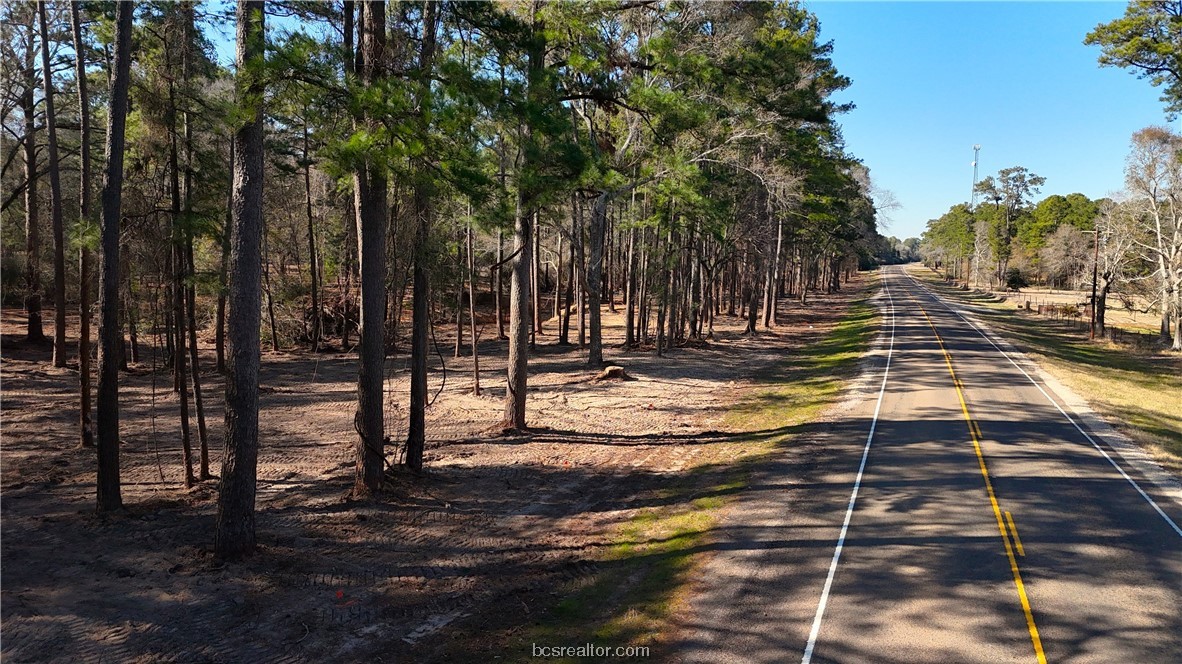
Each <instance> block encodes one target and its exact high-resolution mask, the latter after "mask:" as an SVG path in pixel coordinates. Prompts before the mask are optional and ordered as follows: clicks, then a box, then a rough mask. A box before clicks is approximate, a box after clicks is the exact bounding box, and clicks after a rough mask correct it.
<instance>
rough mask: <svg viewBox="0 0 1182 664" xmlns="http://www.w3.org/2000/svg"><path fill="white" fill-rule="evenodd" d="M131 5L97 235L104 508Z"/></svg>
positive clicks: (108, 502) (115, 433)
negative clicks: (98, 244) (98, 243)
mask: <svg viewBox="0 0 1182 664" xmlns="http://www.w3.org/2000/svg"><path fill="white" fill-rule="evenodd" d="M134 10H135V7H134V6H133V5H132V4H131V3H119V4H117V5H116V7H115V57H114V63H113V67H112V70H113V72H112V78H111V94H110V110H109V111H108V113H107V146H106V166H105V168H104V169H103V189H102V195H101V200H102V213H101V216H100V218H99V226H100V229H99V233H100V238H101V239H100V241H101V247H102V255H101V257H100V258H99V356H98V394H97V395H96V396H97V398H96V401H95V407H96V408H95V410H96V413H95V414H96V419H97V422H96V424H97V428H96V431H95V433H96V443H97V447H98V479H97V507H98V510H99V511H100V512H106V511H111V510H117V509H120V508H121V507H123V497H122V492H121V491H120V483H119V364H120V352H119V351H120V342H121V341H122V340H123V335H122V334H121V331H120V328H119V219H120V213H121V208H122V202H123V201H122V192H123V146H124V134H125V130H126V127H127V97H128V94H127V93H128V89H129V87H130V83H131V30H132V14H133V12H134Z"/></svg>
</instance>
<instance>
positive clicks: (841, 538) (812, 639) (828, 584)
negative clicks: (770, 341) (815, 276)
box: [800, 271, 895, 664]
mask: <svg viewBox="0 0 1182 664" xmlns="http://www.w3.org/2000/svg"><path fill="white" fill-rule="evenodd" d="M882 288H883V291H884V292H886V296H887V300H888V301H889V302H890V307H891V340H890V344H889V346H888V347H887V359H886V367H885V368H884V369H883V372H882V385H881V386H880V387H879V388H878V402H877V403H876V404H875V405H874V419H873V420H871V421H870V433H868V434H866V446H865V447H864V448H863V449H862V462H861V463H860V464H859V465H858V476H857V477H856V478H854V489H853V491H852V492H851V493H850V504H849V506H848V507H846V510H845V521H844V522H842V524H841V534H840V535H838V537H837V548H835V549H834V550H833V561H832V562H830V563H829V575H828V576H826V577H825V588H824V589H823V590H822V591H821V601H820V602H819V603H818V604H817V614H816V615H815V616H814V617H813V627H812V630H810V631H809V641H808V645H806V646H805V648H804V657H803V658H801V660H800V662H801V664H809V662H811V661H812V659H813V648H814V647H816V645H817V635H818V634H820V632H821V619H822V618H823V617H824V616H825V605H826V604H827V603H828V602H829V590H830V589H831V588H832V587H833V577H834V575H836V574H837V562H838V561H839V560H840V559H841V550H842V548H844V547H845V534H846V532H847V531H848V530H849V528H850V519H851V518H853V516H854V503H855V502H857V500H858V489H859V488H860V487H861V486H862V473H863V472H864V471H865V470H866V457H868V456H869V455H870V443H871V442H872V441H873V440H874V429H875V428H876V427H877V426H878V413H879V411H880V410H881V409H882V397H883V395H884V394H885V393H886V384H887V376H889V375H890V373H891V355H892V353H893V352H894V350H895V299H894V298H893V297H891V289H890V286H888V285H887V279H886V272H885V271H884V272H883V273H882Z"/></svg>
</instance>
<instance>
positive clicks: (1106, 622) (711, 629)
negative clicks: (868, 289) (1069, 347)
mask: <svg viewBox="0 0 1182 664" xmlns="http://www.w3.org/2000/svg"><path fill="white" fill-rule="evenodd" d="M883 277H884V289H883V292H882V294H881V296H880V302H881V305H882V307H883V311H884V314H885V315H884V321H885V325H886V332H885V334H886V338H887V341H888V343H887V346H886V347H884V348H883V350H882V353H881V355H882V360H883V361H880V362H879V364H878V366H877V368H876V369H875V371H876V372H877V373H876V374H875V380H874V383H873V390H872V392H871V393H870V394H869V396H868V398H866V399H864V400H863V401H862V402H861V403H859V404H858V405H857V406H855V407H854V408H853V409H852V410H850V411H849V412H847V413H846V414H845V415H843V416H842V417H840V418H839V420H838V421H837V422H835V423H834V425H833V426H832V427H831V428H830V430H828V431H826V432H824V433H822V434H819V435H818V436H817V437H816V438H815V439H814V440H812V441H811V442H810V443H809V444H808V447H807V448H805V449H801V450H798V451H796V452H790V453H788V454H786V455H785V456H784V458H783V459H781V460H780V461H777V462H775V463H773V464H771V465H770V466H769V467H767V468H765V469H763V470H761V471H760V472H759V473H757V475H756V477H755V478H754V480H753V482H752V485H751V487H750V490H749V491H747V492H745V494H744V496H743V497H742V498H741V499H740V501H739V503H738V504H737V505H736V506H735V507H734V508H733V509H732V511H731V512H730V514H729V516H728V517H727V519H726V520H725V521H724V523H723V525H722V528H721V534H720V538H719V541H718V552H717V553H716V555H714V556H713V557H712V558H711V560H710V561H709V562H708V563H707V564H706V566H705V569H704V570H703V573H702V575H701V577H700V579H701V581H700V583H699V586H700V587H699V592H697V593H696V594H695V595H694V597H693V598H692V599H691V602H690V608H689V610H688V611H687V613H686V615H687V618H686V619H685V621H684V622H683V627H684V629H683V637H682V638H681V639H680V640H679V642H678V652H677V654H676V655H675V657H674V659H676V660H678V661H686V662H792V661H802V662H899V663H904V662H906V663H916V662H940V663H948V662H1039V661H1048V662H1105V663H1118V662H1120V663H1123V662H1138V663H1157V662H1163V663H1164V662H1182V529H1180V528H1179V527H1180V526H1182V506H1180V505H1179V504H1178V502H1176V500H1175V499H1174V498H1172V497H1170V496H1169V495H1167V493H1166V491H1164V490H1162V489H1160V488H1159V487H1157V485H1155V484H1153V483H1152V482H1150V481H1148V480H1147V479H1146V478H1145V477H1143V476H1141V475H1140V473H1139V472H1137V471H1136V470H1134V469H1133V468H1131V467H1130V466H1129V464H1128V463H1127V462H1125V461H1124V460H1123V459H1122V458H1121V457H1120V456H1119V455H1118V454H1117V453H1116V452H1114V451H1112V450H1111V449H1110V448H1109V445H1108V443H1107V442H1106V441H1105V440H1103V438H1102V437H1100V436H1099V435H1097V434H1096V433H1094V432H1092V431H1089V430H1088V428H1087V427H1086V425H1084V424H1082V423H1080V424H1078V428H1077V424H1075V423H1073V420H1074V421H1075V422H1079V418H1077V417H1076V416H1075V415H1074V414H1072V412H1071V410H1070V409H1069V408H1067V407H1066V406H1062V400H1061V399H1060V398H1059V396H1058V395H1056V394H1055V393H1054V392H1053V391H1052V390H1051V389H1050V388H1049V387H1047V386H1045V385H1043V384H1042V383H1041V381H1038V380H1037V377H1036V378H1035V379H1031V378H1030V377H1029V376H1027V375H1026V374H1025V373H1024V372H1023V371H1022V370H1021V369H1020V368H1019V366H1018V365H1016V364H1015V363H1012V362H1011V361H1010V360H1009V359H1007V356H1006V355H1005V354H1004V353H1003V351H1002V350H1001V349H999V348H997V347H995V346H994V345H992V343H990V341H989V340H988V339H987V338H986V337H985V336H983V335H982V334H981V333H980V332H978V330H977V329H975V328H974V326H972V325H971V324H970V323H969V322H968V321H967V320H966V319H964V318H962V317H961V316H960V315H959V314H958V312H957V310H956V306H957V305H955V304H954V303H952V302H946V301H944V300H942V299H940V298H938V297H937V296H935V295H934V294H932V293H931V292H929V291H928V290H927V289H926V288H924V287H923V285H922V284H921V283H919V282H916V281H914V280H912V279H911V278H910V277H908V276H907V275H905V274H904V273H903V271H902V270H901V269H899V268H889V269H887V270H885V272H884V275H883ZM888 355H889V362H888V361H886V357H887V356H888ZM1056 404H1059V405H1056ZM1060 408H1062V411H1061V410H1060ZM1085 432H1086V433H1087V435H1085ZM1089 438H1090V439H1089Z"/></svg>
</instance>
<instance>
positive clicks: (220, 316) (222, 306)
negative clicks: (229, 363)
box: [213, 139, 234, 375]
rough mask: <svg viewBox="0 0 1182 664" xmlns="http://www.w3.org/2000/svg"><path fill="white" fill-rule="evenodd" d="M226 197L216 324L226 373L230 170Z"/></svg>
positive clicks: (220, 364)
mask: <svg viewBox="0 0 1182 664" xmlns="http://www.w3.org/2000/svg"><path fill="white" fill-rule="evenodd" d="M229 156H230V163H231V164H233V163H234V140H233V139H231V140H230V151H229ZM227 191H228V192H229V195H228V196H227V197H226V220H225V225H224V226H223V228H222V238H221V245H222V259H221V261H220V262H219V264H218V309H217V320H216V321H215V322H214V326H215V327H216V329H215V330H214V342H213V343H214V352H215V353H216V354H217V371H218V373H220V374H222V375H225V373H226V296H227V295H228V294H229V284H228V281H227V280H228V278H229V273H230V229H231V228H232V227H233V225H234V213H233V211H234V169H233V168H231V169H230V186H229V188H228V189H227Z"/></svg>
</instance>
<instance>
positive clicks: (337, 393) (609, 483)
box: [0, 287, 854, 662]
mask: <svg viewBox="0 0 1182 664" xmlns="http://www.w3.org/2000/svg"><path fill="white" fill-rule="evenodd" d="M853 290H854V289H853V288H852V287H850V288H847V291H846V292H844V293H841V294H837V295H832V296H818V297H815V298H813V299H812V301H811V302H810V304H809V305H808V306H807V307H801V306H799V305H796V304H792V303H787V302H785V303H784V306H783V309H782V311H783V314H782V316H781V325H780V326H779V327H777V328H776V329H775V330H774V331H772V332H765V333H761V334H760V335H758V336H757V337H754V338H751V337H747V336H744V335H742V334H741V333H740V332H741V328H742V321H738V320H735V319H729V318H726V317H720V318H719V320H718V324H717V326H716V337H717V338H716V339H715V340H714V341H712V342H710V343H707V344H702V345H699V346H696V347H692V348H679V349H675V350H673V351H672V352H671V353H670V354H669V356H668V357H666V358H658V357H656V356H655V355H654V354H653V353H652V352H651V351H648V352H645V351H623V350H621V349H619V348H618V347H617V346H614V345H610V344H618V343H619V342H620V341H621V340H622V336H623V335H622V332H623V330H622V321H621V316H620V315H619V314H610V313H608V314H605V326H606V329H605V332H606V333H605V338H606V341H607V343H608V344H609V345H608V347H607V353H606V354H607V357H608V359H609V361H611V362H613V363H618V364H621V365H623V366H624V367H625V368H626V370H627V372H628V373H629V374H630V375H631V376H632V377H633V378H634V379H635V380H629V381H602V382H597V381H594V380H591V379H592V378H593V377H594V375H595V372H593V371H591V370H589V369H587V368H586V367H585V366H584V365H583V363H582V358H583V357H584V353H583V352H581V351H578V350H577V349H574V348H567V347H560V346H558V345H556V344H555V343H554V340H555V336H556V335H555V334H554V332H555V330H554V327H555V325H554V322H553V321H549V322H548V323H547V330H546V332H547V334H544V335H541V336H539V343H538V348H537V350H536V352H535V353H534V354H533V356H532V357H531V361H530V370H531V374H530V388H529V389H530V392H529V424H530V426H531V427H532V428H533V431H532V432H531V433H530V434H529V435H526V436H518V437H504V436H500V435H497V434H496V433H494V432H493V431H492V430H491V427H492V426H493V425H495V424H496V422H498V421H499V420H500V417H501V412H502V403H503V401H502V400H503V397H504V392H505V383H504V364H505V354H506V350H505V348H506V347H505V344H504V342H498V341H495V340H490V341H482V342H481V344H480V351H481V364H480V366H481V382H482V385H483V387H484V388H485V391H484V394H483V395H482V396H479V397H478V396H473V395H472V394H471V387H472V376H471V373H472V372H471V360H470V359H467V358H461V359H454V358H452V357H451V353H450V352H449V351H450V350H451V345H450V344H449V343H448V342H447V341H446V340H445V339H443V338H442V337H441V338H440V343H441V344H442V346H443V349H442V350H443V353H444V357H445V359H446V383H445V384H444V371H443V369H442V367H441V364H440V362H439V358H438V357H436V358H433V361H432V363H431V367H432V369H431V374H430V377H429V379H430V389H431V394H435V393H436V391H438V390H439V389H440V386H441V385H443V389H442V391H441V392H439V394H438V397H437V398H436V400H435V401H434V403H433V405H432V406H431V407H430V408H429V409H428V414H427V418H428V428H429V433H428V436H429V441H428V446H427V457H426V458H427V466H428V468H429V471H428V473H427V474H426V476H425V477H422V478H413V477H411V476H409V475H406V474H404V473H396V474H395V475H394V478H393V484H392V486H391V488H390V489H389V490H388V491H387V492H386V493H385V495H384V496H383V497H382V498H381V499H380V500H375V501H366V502H352V501H350V500H349V499H348V494H349V489H350V487H351V484H352V468H353V458H354V455H353V440H354V437H355V435H354V433H353V427H352V420H353V409H354V403H355V394H356V387H355V386H356V359H355V356H353V355H352V354H345V353H321V354H318V355H312V354H310V353H306V352H277V353H276V352H265V353H264V355H263V368H262V372H261V376H260V382H261V386H262V389H261V392H262V402H261V412H260V441H261V451H260V458H259V496H258V539H259V543H260V551H259V553H258V555H256V556H254V557H253V558H251V559H249V560H248V561H247V562H244V563H239V564H233V565H225V564H219V563H217V562H216V561H214V560H213V557H212V555H211V553H210V550H211V545H212V533H213V523H214V515H215V512H216V503H215V501H216V491H217V485H216V480H211V481H207V482H204V483H202V484H200V485H198V486H197V487H195V488H193V489H191V490H185V489H184V488H183V487H182V486H181V480H182V478H183V470H182V464H181V453H180V433H179V430H180V427H179V406H178V399H177V397H176V395H175V394H174V393H173V392H172V390H171V380H170V377H169V376H168V375H167V374H165V373H153V372H151V371H150V369H151V365H150V363H149V362H144V363H141V364H140V365H138V366H133V372H132V373H131V374H130V375H128V374H123V375H121V381H122V383H121V390H122V391H121V404H122V416H121V417H122V420H121V422H122V424H121V427H122V428H121V438H122V463H123V468H122V479H123V496H124V503H125V505H126V506H127V508H126V510H125V511H124V512H122V513H119V514H113V515H98V514H96V513H95V512H94V509H93V506H94V466H95V460H94V452H93V450H90V449H82V448H80V447H79V446H78V436H77V430H76V419H77V407H78V406H77V396H76V389H77V380H78V375H77V368H76V366H77V365H76V363H75V364H73V368H70V367H67V368H63V369H55V368H52V367H51V365H50V355H51V352H50V348H49V347H48V346H33V345H29V344H27V343H25V342H24V341H23V340H22V331H23V325H24V318H23V317H22V316H21V313H20V311H19V310H7V309H6V310H4V312H3V321H2V323H3V330H2V332H3V339H2V347H0V359H2V371H0V381H2V385H0V398H2V400H3V403H2V411H0V412H2V420H3V421H2V425H0V440H2V448H0V449H2V455H0V487H2V490H0V503H2V512H3V519H2V525H3V528H2V542H0V547H2V548H0V554H2V563H3V567H2V570H0V574H2V577H0V578H2V591H3V592H2V607H0V611H2V613H0V617H2V620H3V632H2V644H0V654H2V655H3V660H4V661H5V662H33V661H37V662H40V661H71V662H73V661H77V662H246V661H249V662H254V661H259V662H262V661H268V662H320V661H361V660H366V661H387V662H389V661H432V660H435V661H442V660H444V659H446V658H448V657H449V655H447V654H445V653H448V652H452V653H454V650H455V647H456V643H455V642H454V641H453V639H455V638H457V637H456V636H454V635H455V634H457V633H464V634H469V635H470V634H472V633H478V634H479V633H481V631H482V630H485V631H487V634H488V639H487V641H486V644H485V645H484V646H481V647H480V649H479V650H477V651H472V657H473V660H472V661H488V660H491V659H493V658H494V657H496V656H497V655H498V654H501V653H498V652H497V648H498V647H500V646H499V644H501V643H503V642H504V637H505V635H506V633H510V632H512V631H513V630H514V629H515V627H514V626H515V625H519V624H523V623H528V622H529V621H531V620H535V619H536V618H537V616H539V615H541V612H542V611H544V608H545V607H547V606H550V605H553V603H554V602H555V601H556V600H557V599H558V596H557V593H558V589H559V588H561V587H563V584H565V583H567V582H569V581H571V580H572V579H578V578H579V577H580V576H583V575H588V574H591V573H593V572H594V570H595V569H596V565H597V561H598V560H601V559H602V554H603V551H604V549H605V547H606V546H607V545H608V544H609V543H610V541H611V533H612V531H613V529H614V528H616V527H617V526H618V525H619V524H620V523H622V522H624V521H626V520H627V519H628V518H629V517H630V516H631V515H633V514H635V513H636V511H637V510H639V509H643V508H645V507H650V506H653V505H659V504H661V501H662V500H663V496H664V495H666V493H665V492H663V491H662V489H663V488H664V487H667V486H669V483H670V482H672V481H673V480H674V479H675V478H677V477H678V476H680V475H683V474H684V471H685V470H686V469H688V468H691V467H694V466H697V465H701V464H706V463H718V462H725V461H726V460H727V459H728V458H729V457H730V456H731V455H733V454H734V451H735V449H736V446H741V445H742V444H743V442H742V441H743V440H744V439H745V437H747V436H746V435H745V434H744V433H743V432H742V431H741V430H735V428H734V427H732V428H731V429H730V430H727V428H726V427H724V425H723V422H722V419H723V415H724V414H725V412H726V409H727V406H728V405H730V404H732V403H734V402H735V401H736V400H738V399H740V398H741V397H742V396H743V394H745V393H746V392H747V391H749V390H750V389H752V385H753V383H752V382H751V377H752V376H753V375H754V374H756V373H757V372H759V371H760V370H761V369H765V368H767V367H768V366H769V365H771V364H772V363H773V362H776V361H777V360H779V359H781V358H783V357H785V356H788V355H790V354H791V353H792V351H793V349H794V348H798V347H800V345H801V344H804V343H807V342H809V341H810V340H814V339H816V338H818V337H819V336H820V335H822V334H823V333H824V332H825V331H826V330H828V329H829V328H830V326H831V325H832V324H833V323H834V322H835V321H836V320H837V318H838V317H839V316H840V314H841V312H842V310H843V309H844V305H845V304H846V303H848V302H849V300H850V298H851V292H852V291H853ZM45 317H46V318H45V320H46V323H47V324H46V330H47V332H48V331H50V330H51V327H52V324H51V321H52V312H50V311H48V310H47V311H46V313H45ZM438 327H439V330H440V331H442V330H443V329H444V328H445V327H446V326H445V325H443V324H442V323H440V324H439V326H438ZM72 329H73V328H72ZM209 336H212V335H209ZM210 341H212V339H211V338H210V339H205V340H204V341H203V346H202V349H201V352H202V362H203V373H202V379H203V382H204V388H205V393H206V409H207V412H206V418H207V420H208V424H209V447H210V453H211V459H212V463H211V468H212V470H213V472H214V473H215V474H216V473H217V472H218V471H219V469H220V458H221V454H220V451H221V446H222V439H221V432H222V407H221V400H222V389H223V386H222V382H221V380H220V377H219V376H217V375H216V373H215V372H214V371H212V370H211V369H212V366H213V353H212V345H211V344H210V345H208V346H207V345H205V344H206V343H207V342H210ZM145 356H146V354H145ZM387 367H388V380H387V383H386V386H387V392H388V396H387V403H388V406H387V409H386V415H387V428H388V430H389V431H390V432H391V433H390V438H391V440H393V441H400V440H401V438H402V436H403V433H404V432H405V428H406V427H405V410H406V406H405V403H406V395H407V394H408V392H409V378H408V374H407V369H408V358H407V356H405V355H401V354H400V355H396V356H393V357H391V358H390V359H389V360H388V361H387ZM739 429H741V427H739ZM194 436H196V426H195V425H194ZM194 444H195V445H196V441H195V442H194ZM396 455H397V452H396V451H392V452H391V453H390V459H391V461H392V462H395V461H396V460H397V459H396ZM465 647H468V646H465ZM517 655H518V656H520V653H518V654H517ZM451 656H454V654H453V655H451Z"/></svg>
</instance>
